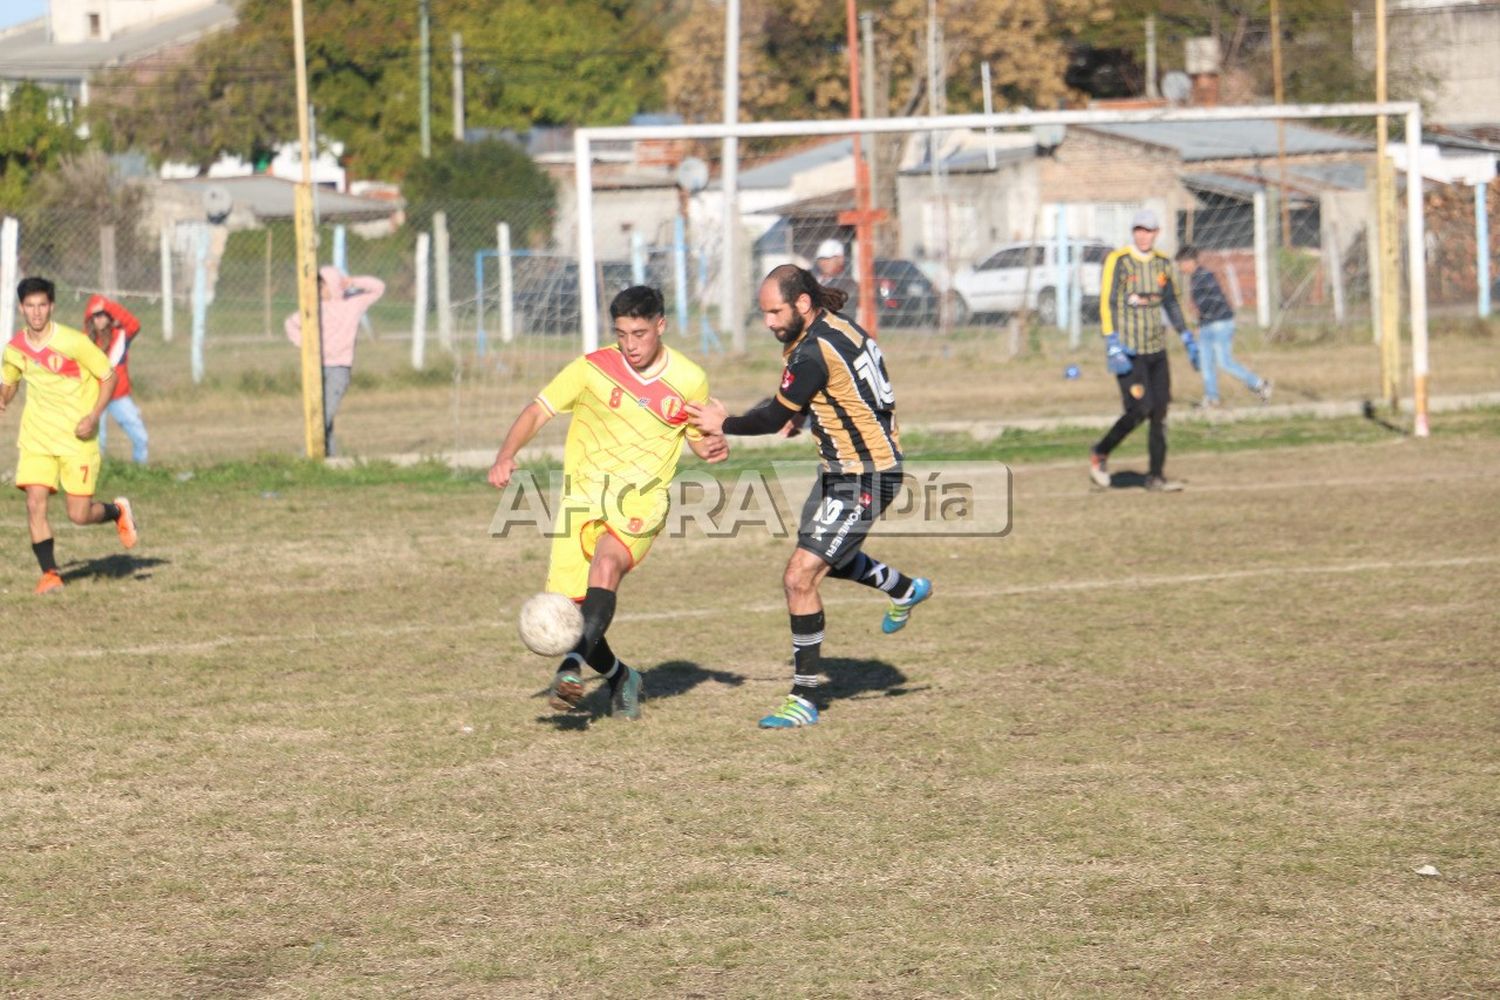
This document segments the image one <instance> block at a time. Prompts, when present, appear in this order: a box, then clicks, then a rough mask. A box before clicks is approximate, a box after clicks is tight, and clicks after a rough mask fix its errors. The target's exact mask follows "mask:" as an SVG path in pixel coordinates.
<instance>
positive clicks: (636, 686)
mask: <svg viewBox="0 0 1500 1000" xmlns="http://www.w3.org/2000/svg"><path fill="white" fill-rule="evenodd" d="M620 668H621V669H623V670H624V671H625V676H624V677H621V678H620V680H619V683H617V684H615V686H614V687H612V688H610V691H609V714H610V715H611V716H613V717H614V718H616V719H629V720H630V721H631V722H634V721H635V720H636V719H639V718H640V717H641V672H640V671H639V670H637V669H635V668H634V667H627V666H625V664H623V663H622V664H620Z"/></svg>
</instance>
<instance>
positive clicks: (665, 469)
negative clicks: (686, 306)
mask: <svg viewBox="0 0 1500 1000" xmlns="http://www.w3.org/2000/svg"><path fill="white" fill-rule="evenodd" d="M664 314H665V309H664V306H663V302H662V297H661V292H659V291H657V290H656V289H654V288H648V287H646V286H645V285H636V286H635V287H633V288H627V289H625V290H624V291H623V292H621V293H620V294H619V295H616V296H615V298H614V301H613V302H611V303H610V305H609V315H610V318H611V320H612V321H613V325H614V333H615V340H616V343H615V344H614V345H612V346H610V347H604V348H600V349H599V350H597V351H593V352H592V353H589V354H585V355H583V356H582V357H579V358H576V359H575V360H574V361H572V362H571V363H570V364H569V365H568V366H567V367H566V368H564V369H563V370H562V371H561V372H559V373H558V374H557V377H555V378H554V379H553V380H552V381H551V382H549V383H548V384H547V387H546V388H545V389H543V390H542V391H541V392H540V393H538V394H537V396H536V398H535V399H534V400H532V402H531V403H530V404H528V405H527V407H526V408H525V409H524V410H522V411H521V415H520V416H518V417H517V418H516V421H515V423H514V424H512V425H511V428H510V430H509V431H508V432H507V433H506V435H505V441H504V443H503V444H501V446H500V452H499V454H497V455H496V456H495V464H494V465H493V466H492V467H491V468H490V475H489V480H490V484H491V485H492V486H495V487H496V488H501V487H504V486H505V485H507V484H508V483H509V482H510V480H511V476H512V475H514V473H515V471H516V455H517V454H518V453H519V452H520V450H521V449H522V448H524V447H525V446H526V443H527V442H529V441H530V440H531V439H532V438H533V437H534V436H535V435H536V432H537V431H538V430H540V429H541V427H542V425H543V424H545V423H546V422H547V421H549V420H551V419H552V418H553V417H554V416H556V415H557V414H559V413H566V412H571V413H572V415H573V420H572V424H571V425H570V426H569V427H568V441H567V444H566V445H565V446H564V450H563V473H564V476H565V478H564V484H565V486H564V496H563V498H562V503H561V505H560V506H559V508H558V512H557V519H556V530H555V531H554V533H553V541H552V560H551V564H550V566H549V568H548V572H547V587H546V589H547V590H548V591H551V592H554V593H559V594H563V595H565V596H567V597H569V598H572V599H573V600H574V601H576V602H578V603H579V605H580V606H581V607H582V610H583V638H582V639H581V640H579V642H578V645H577V646H576V647H575V648H574V649H573V651H572V652H570V653H569V654H568V655H567V656H566V657H564V658H563V661H562V663H561V664H560V665H559V666H558V668H557V673H556V674H555V675H554V677H553V679H552V687H551V689H550V691H549V692H548V694H549V697H548V703H549V704H550V705H551V706H552V707H553V708H554V709H556V710H557V711H560V712H566V711H569V710H571V709H574V708H576V707H577V706H578V703H579V701H581V700H582V699H583V677H582V670H583V665H584V664H585V663H587V664H588V665H589V666H591V667H593V668H594V669H595V670H596V671H598V672H599V673H601V674H603V675H604V677H605V679H606V680H607V681H608V682H609V690H610V714H611V715H614V716H618V717H622V718H626V719H636V718H639V717H640V713H641V707H640V702H641V675H640V673H639V672H638V671H636V670H635V669H634V668H632V667H628V666H626V665H625V664H623V663H621V662H620V661H619V659H618V658H617V657H616V656H615V654H614V651H613V650H611V649H610V646H609V642H608V640H606V639H605V638H604V633H605V631H606V630H607V629H608V628H609V623H610V620H611V619H613V618H614V614H615V591H617V590H618V589H619V587H620V581H621V580H622V579H623V578H624V577H625V574H626V573H628V572H630V571H631V570H632V569H634V568H635V566H636V564H637V563H639V562H640V561H641V560H642V559H644V558H646V553H647V552H648V551H649V550H650V548H651V543H652V541H653V540H654V539H655V538H656V535H657V533H658V532H660V531H661V529H662V526H663V525H664V524H665V522H666V516H667V507H668V499H667V487H668V485H669V484H670V483H671V482H672V476H673V474H674V473H675V472H676V471H677V460H678V458H679V457H680V456H681V454H682V442H683V440H684V439H685V440H686V441H687V443H688V447H690V448H692V449H693V453H694V454H696V455H697V456H698V457H699V458H702V459H704V460H705V461H709V462H718V461H722V460H723V459H725V458H727V457H728V456H729V447H728V445H727V444H725V442H724V436H723V435H722V434H716V435H704V434H701V433H699V432H698V431H696V430H694V429H693V428H692V426H690V425H689V424H688V415H687V409H686V407H687V404H689V403H701V402H703V401H704V400H706V399H707V398H708V378H707V376H705V375H704V374H703V369H702V368H699V367H698V366H697V365H696V364H694V363H693V362H692V361H690V360H689V359H688V358H686V357H684V356H683V355H682V354H679V353H678V352H677V351H674V350H672V349H671V348H670V347H668V346H667V345H666V344H664V343H662V339H661V337H662V332H663V331H664V330H665V329H666V325H667V321H666V318H665V315H664Z"/></svg>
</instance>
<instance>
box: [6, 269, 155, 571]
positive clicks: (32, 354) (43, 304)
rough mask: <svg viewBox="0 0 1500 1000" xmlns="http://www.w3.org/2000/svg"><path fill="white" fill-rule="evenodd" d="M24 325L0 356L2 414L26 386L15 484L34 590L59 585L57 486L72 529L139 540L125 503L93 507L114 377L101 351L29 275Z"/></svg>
mask: <svg viewBox="0 0 1500 1000" xmlns="http://www.w3.org/2000/svg"><path fill="white" fill-rule="evenodd" d="M16 297H17V298H18V299H20V302H21V316H22V318H23V319H24V320H25V326H24V328H23V329H21V330H20V331H18V332H17V333H16V335H15V336H14V337H12V338H11V339H10V341H9V342H8V343H6V345H5V349H4V352H3V354H0V359H3V360H0V414H3V413H4V412H5V410H6V408H7V407H8V406H9V405H10V401H11V400H12V399H14V398H15V395H16V391H17V390H18V389H19V388H20V386H21V382H22V381H23V380H24V381H25V382H26V408H25V410H24V411H23V412H22V414H21V433H20V436H19V438H18V439H17V444H18V445H19V446H20V450H21V457H20V461H19V462H18V463H17V464H16V487H17V489H20V490H21V491H23V492H24V493H25V494H26V521H27V525H28V527H29V528H30V529H31V550H32V552H34V553H35V554H36V560H37V562H38V563H39V564H40V565H41V567H42V579H41V582H40V583H38V584H37V587H36V592H37V593H38V594H46V593H50V592H52V591H55V590H57V589H58V588H60V587H61V586H62V585H63V580H62V574H61V573H59V572H58V570H57V559H56V556H55V555H54V553H53V549H52V528H51V527H50V526H49V525H48V523H47V502H48V499H49V498H50V497H51V496H52V494H54V493H56V492H57V488H58V486H59V485H61V486H62V489H63V493H64V494H66V497H67V509H68V520H70V521H72V522H73V523H74V524H101V523H104V522H106V521H112V522H114V524H115V527H116V529H117V530H118V531H119V533H120V540H121V541H122V542H124V543H125V547H126V548H127V549H128V548H131V547H133V546H134V545H135V543H136V540H137V535H136V529H135V517H134V516H133V514H132V512H131V509H130V501H129V500H127V499H125V498H124V497H116V498H115V500H114V502H113V503H96V502H95V501H94V489H95V487H96V485H97V481H98V478H99V441H98V437H97V435H98V432H99V417H100V414H102V413H103V412H104V408H105V407H106V406H108V405H109V397H110V392H111V390H112V389H113V388H114V385H115V373H114V370H113V369H112V368H111V367H110V365H109V359H108V358H107V357H105V356H104V352H103V351H101V350H99V348H97V347H95V346H94V344H93V342H92V341H91V340H89V338H88V337H86V336H84V335H83V334H82V333H80V332H79V331H77V330H74V329H72V328H71V327H66V326H63V325H62V324H61V323H58V322H56V321H55V320H53V318H52V307H53V304H54V300H55V298H56V290H55V289H54V287H53V284H52V282H50V281H48V280H47V279H46V278H26V279H25V280H23V281H22V282H21V283H20V284H19V285H18V286H16Z"/></svg>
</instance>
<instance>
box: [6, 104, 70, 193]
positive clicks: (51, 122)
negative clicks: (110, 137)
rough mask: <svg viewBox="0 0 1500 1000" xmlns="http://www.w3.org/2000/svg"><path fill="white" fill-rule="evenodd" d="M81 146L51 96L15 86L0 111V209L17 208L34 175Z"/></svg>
mask: <svg viewBox="0 0 1500 1000" xmlns="http://www.w3.org/2000/svg"><path fill="white" fill-rule="evenodd" d="M82 148H83V141H82V140H81V139H79V138H78V134H77V131H76V130H75V128H74V126H73V123H72V122H69V121H67V120H66V119H65V118H63V116H62V115H61V114H60V112H59V110H58V105H57V103H56V102H55V101H54V100H53V97H52V95H50V94H49V93H48V92H47V91H45V90H43V89H42V88H40V87H38V86H36V85H35V84H31V83H23V84H21V85H20V86H18V87H16V89H15V90H13V91H11V93H10V100H9V105H8V106H7V107H6V109H5V110H4V111H0V209H4V210H5V211H8V212H14V211H16V210H18V209H19V208H20V207H21V205H22V204H23V202H24V201H25V192H26V187H27V184H28V183H29V182H30V181H31V179H32V178H33V177H34V176H36V175H37V174H38V173H40V172H42V171H44V170H46V169H47V168H48V167H50V166H53V165H54V164H56V163H57V162H58V161H60V160H61V159H62V158H63V157H66V156H70V155H72V154H73V153H76V152H77V151H78V150H80V149H82Z"/></svg>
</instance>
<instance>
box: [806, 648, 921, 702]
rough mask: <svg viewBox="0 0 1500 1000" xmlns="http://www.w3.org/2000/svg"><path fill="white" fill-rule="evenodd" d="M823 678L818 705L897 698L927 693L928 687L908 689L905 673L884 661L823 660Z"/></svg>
mask: <svg viewBox="0 0 1500 1000" xmlns="http://www.w3.org/2000/svg"><path fill="white" fill-rule="evenodd" d="M822 667H823V674H824V676H826V677H827V678H828V682H827V683H826V684H824V685H823V687H822V688H821V689H819V691H818V694H819V696H820V697H819V700H821V701H829V702H832V701H844V700H852V699H855V698H899V697H901V696H902V695H907V694H913V693H915V692H917V691H925V690H927V685H925V684H923V685H921V686H919V687H911V686H910V685H909V684H908V683H907V678H906V675H905V674H904V673H902V672H901V671H900V670H898V669H897V668H896V667H894V666H892V665H891V664H889V663H887V662H885V661H884V660H850V659H843V658H831V659H825V660H824V661H823V663H822Z"/></svg>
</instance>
